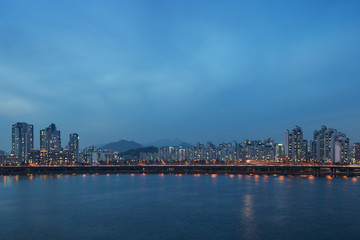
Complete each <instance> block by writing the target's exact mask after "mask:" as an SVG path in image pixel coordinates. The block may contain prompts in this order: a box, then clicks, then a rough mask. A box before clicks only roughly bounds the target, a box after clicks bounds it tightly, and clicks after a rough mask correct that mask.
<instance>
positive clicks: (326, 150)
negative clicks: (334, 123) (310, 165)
mask: <svg viewBox="0 0 360 240" xmlns="http://www.w3.org/2000/svg"><path fill="white" fill-rule="evenodd" d="M349 142H350V141H349V138H347V137H346V135H345V134H344V133H341V132H338V131H337V130H336V129H333V128H327V127H326V126H322V127H321V130H319V131H314V140H313V146H312V149H313V152H312V155H313V158H314V160H315V161H317V162H319V163H332V164H333V163H349V161H350V152H349Z"/></svg>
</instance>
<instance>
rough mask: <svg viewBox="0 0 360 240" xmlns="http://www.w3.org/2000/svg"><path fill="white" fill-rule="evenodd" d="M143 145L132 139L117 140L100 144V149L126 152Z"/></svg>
mask: <svg viewBox="0 0 360 240" xmlns="http://www.w3.org/2000/svg"><path fill="white" fill-rule="evenodd" d="M142 147H143V146H142V145H141V144H139V143H137V142H134V141H127V140H120V141H118V142H112V143H108V144H105V145H104V146H102V147H101V148H102V149H106V150H109V151H111V152H126V151H128V150H131V149H138V148H142Z"/></svg>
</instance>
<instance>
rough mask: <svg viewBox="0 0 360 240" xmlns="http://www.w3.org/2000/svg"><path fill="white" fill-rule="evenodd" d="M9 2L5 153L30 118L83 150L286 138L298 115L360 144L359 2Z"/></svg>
mask: <svg viewBox="0 0 360 240" xmlns="http://www.w3.org/2000/svg"><path fill="white" fill-rule="evenodd" d="M0 6H1V7H0V22H1V24H0V32H1V33H2V34H1V36H2V37H1V38H0V48H1V49H2V51H1V54H0V79H1V80H0V81H1V89H0V96H1V97H0V133H1V134H0V149H4V150H7V151H9V150H8V149H10V148H11V146H10V143H9V141H8V139H9V136H11V132H10V131H9V127H8V126H10V125H11V124H13V123H15V122H20V121H24V122H29V123H31V124H33V125H34V127H35V129H43V128H44V127H45V126H48V125H49V123H51V122H56V124H57V126H58V127H59V129H61V130H62V133H63V134H65V136H68V135H69V134H70V133H73V132H77V133H78V134H79V135H80V136H81V141H80V145H81V147H82V148H83V147H85V146H89V145H92V144H103V143H107V142H110V141H116V140H119V139H123V138H126V139H131V140H134V141H137V142H140V143H146V142H151V141H152V140H154V139H162V138H170V139H173V138H179V139H183V140H184V141H188V142H191V143H196V142H197V141H200V142H205V141H207V140H211V141H214V142H222V141H224V142H229V141H232V140H240V139H265V138H267V137H269V136H270V137H272V138H274V139H275V140H276V141H277V142H283V131H284V129H289V128H292V127H293V126H294V125H299V126H301V127H302V129H303V132H304V138H306V139H310V138H311V137H312V134H313V130H314V129H318V128H319V126H321V125H327V126H333V127H335V128H337V129H339V130H341V131H342V132H345V133H347V136H348V137H349V138H350V139H351V141H352V142H359V141H360V126H359V124H358V123H359V122H360V111H359V109H360V103H359V101H358V89H359V87H360V81H359V79H360V72H359V71H358V69H360V66H359V61H358V60H357V59H358V56H359V54H360V47H359V44H358V42H359V40H360V33H359V31H358V29H359V26H360V16H359V14H358V9H359V8H360V2H358V1H341V2H329V1H317V2H316V3H314V2H313V1H302V2H301V3H300V2H299V3H292V2H288V1H275V2H273V1H272V2H271V3H270V2H268V1H259V2H253V1H242V2H236V1H229V2H227V3H222V4H219V3H218V2H216V1H206V2H197V3H194V2H193V1H182V2H180V3H175V2H156V3H151V4H150V3H149V2H147V1H135V2H114V1H110V2H108V3H106V4H102V3H99V2H96V1H86V2H84V1H78V2H76V3H74V2H71V1H62V2H61V3H60V2H59V3H49V2H46V1H36V2H29V1H16V2H13V1H7V2H5V1H4V2H2V3H1V5H0ZM38 134H39V132H38V131H37V130H36V131H35V132H34V137H35V138H37V139H38V137H39V135H38ZM37 144H38V141H35V146H37V147H38V145H37Z"/></svg>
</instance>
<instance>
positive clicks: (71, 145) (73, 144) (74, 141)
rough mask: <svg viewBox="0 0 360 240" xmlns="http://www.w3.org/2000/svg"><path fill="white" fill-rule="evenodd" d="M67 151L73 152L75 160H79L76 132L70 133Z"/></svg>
mask: <svg viewBox="0 0 360 240" xmlns="http://www.w3.org/2000/svg"><path fill="white" fill-rule="evenodd" d="M68 147H69V151H70V152H74V153H75V156H76V162H79V135H78V134H77V133H72V134H70V141H69V145H68Z"/></svg>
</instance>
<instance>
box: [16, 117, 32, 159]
mask: <svg viewBox="0 0 360 240" xmlns="http://www.w3.org/2000/svg"><path fill="white" fill-rule="evenodd" d="M32 148H34V126H33V125H30V124H27V123H24V122H18V123H16V124H14V125H12V146H11V153H12V154H14V155H15V156H17V157H20V158H21V160H22V161H25V162H27V159H28V153H29V152H30V150H31V149H32Z"/></svg>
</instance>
